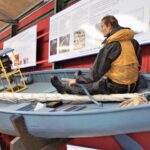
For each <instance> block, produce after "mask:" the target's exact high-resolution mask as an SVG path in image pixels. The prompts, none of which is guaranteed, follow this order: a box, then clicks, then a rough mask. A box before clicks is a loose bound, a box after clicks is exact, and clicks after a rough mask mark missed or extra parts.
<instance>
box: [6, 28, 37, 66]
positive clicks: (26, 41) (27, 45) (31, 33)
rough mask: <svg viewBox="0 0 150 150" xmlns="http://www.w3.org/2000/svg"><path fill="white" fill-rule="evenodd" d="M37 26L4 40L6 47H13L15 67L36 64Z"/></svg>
mask: <svg viewBox="0 0 150 150" xmlns="http://www.w3.org/2000/svg"><path fill="white" fill-rule="evenodd" d="M36 47H37V26H33V27H31V28H29V29H27V30H25V31H23V32H21V33H19V34H17V35H16V36H14V37H12V38H11V39H9V40H7V41H5V42H4V48H13V49H14V54H15V59H16V61H14V58H13V57H12V54H11V53H10V55H9V56H10V58H11V60H12V61H13V68H16V66H17V65H19V67H20V68H26V67H31V66H36Z"/></svg>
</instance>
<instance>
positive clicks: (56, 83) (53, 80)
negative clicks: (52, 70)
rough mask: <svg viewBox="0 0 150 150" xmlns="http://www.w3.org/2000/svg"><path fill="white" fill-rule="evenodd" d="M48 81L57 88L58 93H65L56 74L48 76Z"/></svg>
mask: <svg viewBox="0 0 150 150" xmlns="http://www.w3.org/2000/svg"><path fill="white" fill-rule="evenodd" d="M50 82H51V83H52V85H53V86H54V87H55V88H56V89H57V91H58V93H61V94H65V88H64V85H63V84H62V82H61V81H60V80H59V79H58V77H57V76H53V77H51V78H50Z"/></svg>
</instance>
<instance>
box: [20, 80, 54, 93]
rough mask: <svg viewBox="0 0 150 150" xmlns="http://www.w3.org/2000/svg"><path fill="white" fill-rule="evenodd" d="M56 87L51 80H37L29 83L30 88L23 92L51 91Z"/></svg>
mask: <svg viewBox="0 0 150 150" xmlns="http://www.w3.org/2000/svg"><path fill="white" fill-rule="evenodd" d="M55 91H56V89H55V88H54V87H53V86H52V85H51V84H50V83H49V82H36V83H33V84H30V85H28V89H26V90H25V91H23V92H22V93H51V92H55Z"/></svg>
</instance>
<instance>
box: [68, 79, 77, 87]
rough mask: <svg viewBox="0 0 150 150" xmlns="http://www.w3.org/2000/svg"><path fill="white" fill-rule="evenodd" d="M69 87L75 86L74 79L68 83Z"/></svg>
mask: <svg viewBox="0 0 150 150" xmlns="http://www.w3.org/2000/svg"><path fill="white" fill-rule="evenodd" d="M68 83H69V86H73V85H75V84H76V80H75V79H71V80H70V81H69V82H68Z"/></svg>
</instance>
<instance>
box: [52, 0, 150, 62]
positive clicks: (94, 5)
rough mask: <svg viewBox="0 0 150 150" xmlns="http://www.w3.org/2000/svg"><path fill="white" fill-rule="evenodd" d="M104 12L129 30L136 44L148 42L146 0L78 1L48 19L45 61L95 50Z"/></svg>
mask: <svg viewBox="0 0 150 150" xmlns="http://www.w3.org/2000/svg"><path fill="white" fill-rule="evenodd" d="M106 15H114V16H116V17H117V19H118V20H119V23H120V25H121V26H123V27H130V28H131V29H133V30H134V31H135V33H136V35H135V38H136V39H137V40H138V41H139V43H140V44H145V43H148V42H150V0H132V1H131V0H92V1H91V0H81V1H80V2H78V3H76V4H74V5H73V6H71V7H69V8H67V9H65V10H63V11H62V12H60V13H58V14H56V15H54V16H52V17H51V18H50V34H49V62H55V61H60V60H65V59H70V58H75V57H81V56H85V55H91V54H95V53H98V51H99V49H100V47H101V42H102V41H103V40H104V38H103V36H102V34H101V33H100V30H99V23H100V20H101V19H102V18H103V17H104V16H106Z"/></svg>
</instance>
